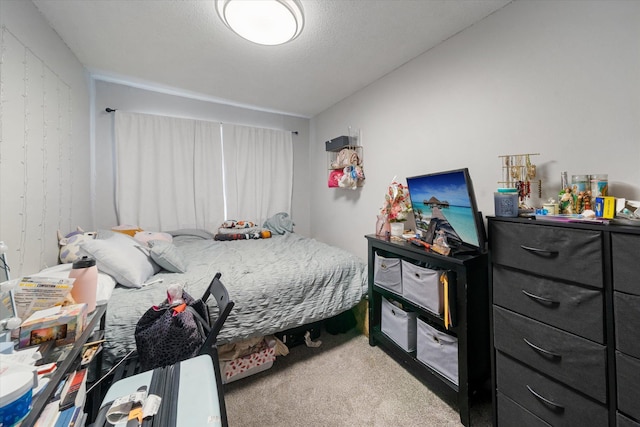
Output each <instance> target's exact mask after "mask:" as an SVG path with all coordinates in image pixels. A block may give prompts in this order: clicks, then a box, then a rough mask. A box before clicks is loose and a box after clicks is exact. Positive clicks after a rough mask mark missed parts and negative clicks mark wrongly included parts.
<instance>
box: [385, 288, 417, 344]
mask: <svg viewBox="0 0 640 427" xmlns="http://www.w3.org/2000/svg"><path fill="white" fill-rule="evenodd" d="M380 311H381V313H380V329H381V330H382V332H383V333H384V334H385V335H386V336H388V337H389V338H391V339H392V340H393V341H394V342H395V343H396V344H398V345H399V346H400V347H402V349H403V350H404V351H414V350H415V349H416V318H417V314H416V313H413V312H410V311H405V310H403V309H401V308H399V307H396V306H395V305H393V304H392V303H391V302H389V300H387V299H386V298H382V307H381V310H380Z"/></svg>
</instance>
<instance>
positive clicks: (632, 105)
mask: <svg viewBox="0 0 640 427" xmlns="http://www.w3.org/2000/svg"><path fill="white" fill-rule="evenodd" d="M639 23H640V2H636V1H624V0H623V1H544V2H541V1H531V0H517V1H515V2H514V3H511V4H509V5H508V6H506V7H505V8H503V9H501V10H500V11H498V12H496V13H494V14H493V15H491V16H489V17H488V18H486V19H485V20H483V21H482V22H480V23H478V24H476V25H474V26H472V27H471V28H468V29H467V30H465V31H463V32H461V33H459V34H458V35H456V36H454V37H452V38H451V39H449V40H447V41H445V42H444V43H442V44H441V45H439V46H437V47H436V48H434V49H432V50H431V51H429V52H427V53H425V54H423V55H421V56H419V57H418V58H416V59H415V60H413V61H411V62H409V63H407V64H405V65H404V66H402V67H401V68H399V69H397V70H395V71H394V72H392V73H391V74H389V75H387V76H385V77H384V78H382V79H380V80H379V81H377V82H375V83H374V84H372V85H370V86H369V87H367V88H365V89H364V90H362V91H360V92H359V93H357V94H355V95H353V96H351V97H349V98H347V99H345V100H343V101H342V102H340V103H339V104H337V105H335V106H333V107H332V108H329V109H328V110H326V111H324V112H323V113H321V114H319V115H318V116H316V117H314V118H313V119H312V135H313V136H314V138H313V139H312V146H311V157H312V159H316V161H314V162H313V163H312V164H313V170H312V175H313V179H312V181H311V182H312V188H313V191H312V197H311V211H312V212H313V214H314V216H313V218H312V219H313V223H312V224H313V226H312V235H313V236H316V237H318V238H320V239H322V240H324V241H326V242H328V243H332V244H336V245H338V246H341V247H343V248H345V249H348V250H351V251H352V252H354V253H356V254H357V255H359V256H361V257H362V258H363V259H364V258H365V257H366V242H365V239H364V238H363V235H365V234H371V233H373V232H374V226H375V217H376V213H377V211H378V210H379V208H380V207H381V205H382V202H383V197H384V192H385V190H386V187H387V185H388V184H389V182H390V181H391V179H392V178H393V177H394V175H398V177H399V178H401V179H403V180H404V178H406V177H407V176H413V175H420V174H425V173H430V172H437V171H444V170H449V169H457V168H461V167H468V168H469V170H470V173H471V177H472V179H473V182H474V186H475V192H476V198H477V200H478V204H479V209H480V210H482V211H483V214H484V215H493V211H494V208H493V192H494V190H495V188H496V187H497V186H498V185H497V181H499V180H500V179H501V163H500V160H499V158H498V156H499V155H504V154H520V153H540V156H536V157H534V158H532V160H533V162H534V163H535V164H537V166H538V176H539V177H540V178H542V180H543V191H542V192H543V197H542V200H546V199H547V198H549V197H555V196H557V193H558V190H559V189H560V174H561V172H562V171H568V172H569V175H571V174H596V173H607V174H608V175H609V189H610V194H611V195H614V196H618V197H627V198H631V199H635V200H638V199H640V165H639V162H640V143H639V141H640V120H639V117H640V103H639V100H640V25H639ZM348 126H353V127H359V128H361V130H362V140H363V141H362V142H363V145H364V158H365V165H364V166H365V173H366V178H367V179H366V184H365V185H364V187H363V188H362V189H359V190H356V191H352V190H345V189H329V188H327V184H326V178H327V170H326V164H325V162H324V161H323V160H322V161H321V160H320V159H324V157H323V156H324V152H323V149H324V143H323V141H325V140H327V139H331V138H333V137H336V136H338V135H343V134H345V132H346V130H347V127H348ZM532 202H533V203H534V204H536V205H540V204H541V200H540V199H537V198H535V199H533V200H532Z"/></svg>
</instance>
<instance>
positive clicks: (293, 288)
mask: <svg viewBox="0 0 640 427" xmlns="http://www.w3.org/2000/svg"><path fill="white" fill-rule="evenodd" d="M116 234H119V233H116ZM196 234H197V233H196ZM171 246H172V247H173V250H175V251H177V252H178V253H179V254H180V255H181V257H182V258H183V260H184V264H185V267H186V268H185V272H184V273H171V272H168V271H165V270H161V271H158V272H157V273H155V274H153V275H152V276H150V277H149V278H148V279H147V280H146V281H145V283H147V285H144V286H142V287H139V288H137V287H124V286H121V285H120V284H118V285H117V286H115V288H114V289H113V291H112V293H111V295H110V297H109V298H108V309H107V328H106V334H105V338H106V340H107V341H106V343H105V346H104V350H105V360H106V362H107V365H111V364H113V363H114V362H115V361H116V360H119V359H120V358H122V357H123V356H125V355H126V354H127V353H128V352H129V351H130V350H132V349H134V348H135V339H134V330H135V326H136V322H137V321H138V319H139V318H140V316H142V314H143V313H144V312H145V311H146V310H147V309H148V308H149V307H151V306H152V305H157V304H159V303H161V302H162V301H163V300H164V299H165V298H166V289H167V286H168V285H169V284H170V283H174V282H178V283H181V284H183V285H184V290H185V291H187V292H188V293H189V294H190V295H192V296H194V297H199V296H201V295H202V294H203V292H204V290H205V289H206V287H207V286H208V284H209V282H210V281H211V279H212V278H213V276H214V275H215V274H216V272H220V273H222V277H221V280H222V282H223V283H224V284H225V286H226V287H227V288H228V290H229V294H230V298H231V299H233V301H234V302H235V306H234V308H233V310H232V312H231V314H230V316H229V318H228V319H227V321H226V323H225V326H224V328H223V329H222V331H221V333H220V334H219V336H218V342H219V343H222V344H224V343H230V342H237V341H240V340H244V339H248V338H253V337H259V336H266V335H270V334H274V333H276V332H280V331H285V330H287V329H291V328H293V327H297V326H300V325H305V324H309V323H312V322H316V321H319V320H323V319H327V318H330V317H333V316H335V315H338V314H340V313H342V312H344V311H346V310H348V309H350V308H352V307H354V306H356V305H357V304H358V303H359V302H360V301H361V299H362V298H363V296H364V295H365V294H366V291H367V266H366V263H364V262H363V261H361V260H360V259H359V258H358V257H356V256H355V255H353V254H351V253H349V252H347V251H345V250H342V249H340V248H337V247H333V246H330V245H327V244H325V243H322V242H319V241H317V240H315V239H310V238H306V237H303V236H300V235H298V234H296V233H285V234H283V235H273V237H271V238H264V239H247V240H232V241H217V240H213V239H211V238H203V235H198V236H197V235H192V234H189V233H185V234H182V235H177V236H174V237H173V241H172V245H171ZM93 255H97V256H96V259H97V261H98V266H99V268H100V269H101V272H104V268H102V265H103V264H104V262H103V261H104V260H102V259H101V258H103V254H100V253H96V252H94V253H93ZM158 269H159V267H157V266H156V268H155V270H154V272H155V271H156V270H158ZM107 270H108V268H107ZM117 281H118V283H121V280H117ZM122 281H124V280H122ZM211 304H213V305H214V307H212V312H215V302H214V301H211Z"/></svg>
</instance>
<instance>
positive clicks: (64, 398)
mask: <svg viewBox="0 0 640 427" xmlns="http://www.w3.org/2000/svg"><path fill="white" fill-rule="evenodd" d="M87 373H88V372H87V369H86V368H84V369H80V370H78V371H76V372H74V373H72V374H69V379H68V380H67V383H68V384H69V385H68V387H67V386H66V385H65V389H64V390H63V391H62V394H61V396H60V410H61V411H64V410H66V409H67V408H70V407H72V406H80V407H82V406H84V401H85V399H86V393H87Z"/></svg>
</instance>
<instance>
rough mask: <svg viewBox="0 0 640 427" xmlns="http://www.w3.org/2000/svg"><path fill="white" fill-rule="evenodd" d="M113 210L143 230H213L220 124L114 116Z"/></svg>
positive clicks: (217, 217)
mask: <svg viewBox="0 0 640 427" xmlns="http://www.w3.org/2000/svg"><path fill="white" fill-rule="evenodd" d="M115 142H116V210H117V214H118V222H119V223H120V224H130V225H137V226H139V227H141V228H143V229H146V230H154V231H156V230H157V231H162V230H175V229H181V228H204V229H207V230H213V229H215V228H217V227H218V225H219V224H220V223H221V222H222V221H223V219H224V204H223V202H222V199H223V197H222V161H221V141H220V124H219V123H211V122H203V121H195V120H188V119H178V118H173V117H163V116H154V115H149V114H138V113H126V112H120V111H117V112H116V116H115Z"/></svg>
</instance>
